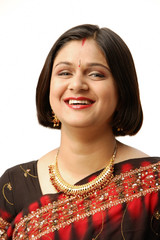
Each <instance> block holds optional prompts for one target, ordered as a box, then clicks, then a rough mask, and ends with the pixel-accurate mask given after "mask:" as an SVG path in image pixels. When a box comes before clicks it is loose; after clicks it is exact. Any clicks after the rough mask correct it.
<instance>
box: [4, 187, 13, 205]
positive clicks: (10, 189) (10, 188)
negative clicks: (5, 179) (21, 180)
mask: <svg viewBox="0 0 160 240" xmlns="http://www.w3.org/2000/svg"><path fill="white" fill-rule="evenodd" d="M5 187H7V188H8V190H9V191H12V186H11V183H10V182H9V183H6V184H4V186H3V188H2V194H3V197H4V198H5V200H6V201H7V203H8V204H10V205H14V204H13V203H12V202H10V201H9V200H8V199H7V197H6V195H5Z"/></svg>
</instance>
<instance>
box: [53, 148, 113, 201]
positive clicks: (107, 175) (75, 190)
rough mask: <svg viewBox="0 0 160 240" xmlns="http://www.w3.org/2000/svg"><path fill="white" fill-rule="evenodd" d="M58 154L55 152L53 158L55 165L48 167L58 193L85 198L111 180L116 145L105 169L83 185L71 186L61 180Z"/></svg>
mask: <svg viewBox="0 0 160 240" xmlns="http://www.w3.org/2000/svg"><path fill="white" fill-rule="evenodd" d="M58 153H59V150H58V151H57V154H56V157H55V165H50V166H49V175H50V181H51V183H52V185H53V186H54V187H55V188H56V190H57V191H58V192H63V193H65V194H66V195H69V196H71V195H79V196H82V195H85V196H87V195H89V194H91V193H93V192H94V191H95V190H97V189H102V188H103V187H104V186H106V185H107V184H108V183H109V182H110V181H111V179H112V178H113V165H114V159H115V157H116V153H117V145H115V149H114V152H113V155H112V157H111V159H110V161H109V164H108V165H107V166H106V167H105V169H104V170H103V171H102V172H101V173H100V174H99V175H98V176H97V177H96V178H95V179H93V180H92V181H91V182H88V183H86V184H83V185H71V184H69V183H67V182H66V181H65V180H64V179H63V178H62V176H61V174H60V172H59V169H58V165H57V160H58Z"/></svg>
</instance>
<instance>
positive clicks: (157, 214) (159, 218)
mask: <svg viewBox="0 0 160 240" xmlns="http://www.w3.org/2000/svg"><path fill="white" fill-rule="evenodd" d="M154 219H156V221H160V212H159V211H158V210H157V211H156V212H155V213H154V214H153V216H152V218H151V229H152V231H153V232H154V234H155V235H156V236H160V232H159V233H158V232H156V231H155V230H154V226H153V221H154ZM159 225H160V224H159Z"/></svg>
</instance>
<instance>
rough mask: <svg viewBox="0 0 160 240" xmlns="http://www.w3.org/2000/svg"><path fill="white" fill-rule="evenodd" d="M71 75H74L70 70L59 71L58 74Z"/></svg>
mask: <svg viewBox="0 0 160 240" xmlns="http://www.w3.org/2000/svg"><path fill="white" fill-rule="evenodd" d="M69 75H72V74H71V73H70V72H68V71H62V72H59V73H58V76H69Z"/></svg>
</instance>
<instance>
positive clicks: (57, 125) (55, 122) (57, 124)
mask: <svg viewBox="0 0 160 240" xmlns="http://www.w3.org/2000/svg"><path fill="white" fill-rule="evenodd" d="M59 125H60V121H59V119H58V118H57V116H56V114H55V113H53V127H59Z"/></svg>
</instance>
